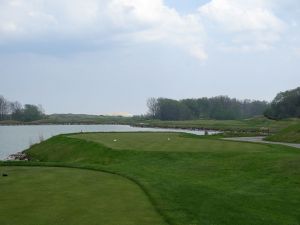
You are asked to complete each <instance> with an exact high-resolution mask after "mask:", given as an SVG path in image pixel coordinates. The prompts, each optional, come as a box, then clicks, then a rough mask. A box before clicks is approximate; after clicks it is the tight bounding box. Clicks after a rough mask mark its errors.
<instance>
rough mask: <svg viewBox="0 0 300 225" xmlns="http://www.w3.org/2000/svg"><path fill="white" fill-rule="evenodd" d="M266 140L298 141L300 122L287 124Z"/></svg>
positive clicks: (299, 137)
mask: <svg viewBox="0 0 300 225" xmlns="http://www.w3.org/2000/svg"><path fill="white" fill-rule="evenodd" d="M266 140H268V141H277V142H290V143H300V123H298V124H295V125H292V126H289V127H287V128H285V129H283V130H281V131H279V132H278V133H276V134H274V135H272V136H269V137H267V138H266Z"/></svg>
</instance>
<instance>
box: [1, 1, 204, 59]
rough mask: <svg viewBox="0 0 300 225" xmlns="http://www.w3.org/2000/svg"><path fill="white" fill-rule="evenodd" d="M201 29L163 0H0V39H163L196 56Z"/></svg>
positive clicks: (200, 44) (200, 51)
mask: <svg viewBox="0 0 300 225" xmlns="http://www.w3.org/2000/svg"><path fill="white" fill-rule="evenodd" d="M204 36H205V32H204V29H203V27H202V25H201V23H200V22H199V20H198V19H197V18H196V17H195V16H193V15H185V16H183V15H180V14H179V13H178V12H177V11H175V10H174V9H171V8H169V7H167V6H166V5H165V4H164V2H163V0H151V1H149V0H46V1H39V0H3V1H1V2H0V42H1V43H4V44H6V45H7V44H9V43H10V42H11V41H12V40H14V41H22V42H24V41H26V40H30V41H34V40H40V39H41V37H43V38H46V39H49V41H50V42H51V40H64V41H74V40H81V41H86V42H93V43H98V42H101V40H102V39H106V40H107V39H108V40H118V41H125V42H128V41H139V42H163V43H167V44H171V45H174V46H176V47H178V48H180V49H183V50H184V51H187V52H188V53H190V54H192V55H193V56H195V57H197V58H198V59H200V60H203V59H205V58H206V54H205V51H204V48H203V42H204Z"/></svg>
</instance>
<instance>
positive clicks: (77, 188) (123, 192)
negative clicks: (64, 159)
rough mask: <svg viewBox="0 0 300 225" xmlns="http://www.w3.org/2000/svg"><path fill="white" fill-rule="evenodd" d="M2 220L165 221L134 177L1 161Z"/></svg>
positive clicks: (24, 223)
mask: <svg viewBox="0 0 300 225" xmlns="http://www.w3.org/2000/svg"><path fill="white" fill-rule="evenodd" d="M0 171H1V172H5V173H7V174H8V176H7V177H2V176H1V177H0V193H1V195H0V202H1V204H0V224H1V225H32V224H39V225H48V224H49V225H53V224H56V225H68V224H70V225H71V224H72V225H77V224H78V225H85V224H86V225H93V224H95V225H99V224H105V225H120V224H124V225H141V224H149V225H153V224H161V225H163V224H165V223H164V222H163V219H162V218H161V217H160V216H159V215H158V213H157V212H156V211H155V210H154V208H153V206H152V204H151V203H150V202H149V199H147V196H145V194H144V193H143V192H142V190H141V189H140V188H139V187H138V186H137V185H136V184H134V183H133V182H131V181H130V180H128V179H125V178H123V177H120V176H117V175H113V174H109V173H103V172H98V171H89V170H80V169H70V168H51V167H49V168H46V167H45V168H44V167H38V168H37V167H4V166H2V167H0Z"/></svg>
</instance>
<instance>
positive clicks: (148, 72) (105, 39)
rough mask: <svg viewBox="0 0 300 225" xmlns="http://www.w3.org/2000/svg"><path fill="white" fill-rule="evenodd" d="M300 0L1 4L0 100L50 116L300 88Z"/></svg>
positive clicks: (3, 0) (9, 0)
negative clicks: (162, 100) (150, 101)
mask: <svg viewBox="0 0 300 225" xmlns="http://www.w3.org/2000/svg"><path fill="white" fill-rule="evenodd" d="M299 71H300V1H299V0H211V1H209V0H164V1H163V0H0V78H1V79H0V81H1V87H0V95H1V94H2V95H3V96H5V97H6V98H7V99H9V100H18V101H20V102H22V103H33V104H42V105H43V106H44V108H45V110H46V112H47V113H67V112H72V113H88V114H109V113H113V112H128V113H131V114H140V113H145V112H146V100H147V98H149V97H168V98H174V99H182V98H198V97H204V96H207V97H211V96H217V95H228V96H230V97H236V98H239V99H245V98H247V99H259V100H268V101H269V100H272V99H273V98H274V97H275V95H276V94H277V93H278V92H279V91H284V90H287V89H292V88H295V87H297V86H300V73H299Z"/></svg>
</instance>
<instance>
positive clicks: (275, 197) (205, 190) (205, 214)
mask: <svg viewBox="0 0 300 225" xmlns="http://www.w3.org/2000/svg"><path fill="white" fill-rule="evenodd" d="M26 152H27V154H28V155H29V157H30V158H31V162H29V163H28V165H34V163H37V164H39V165H43V163H45V164H48V163H50V162H51V163H53V164H57V165H61V166H78V167H86V168H92V169H94V170H105V171H109V172H112V173H116V174H120V175H121V176H124V177H127V178H129V179H130V180H132V181H134V182H136V184H138V185H139V186H140V187H141V188H142V189H143V190H144V192H145V194H146V195H145V196H148V198H149V200H151V202H152V204H153V207H155V209H156V210H157V211H158V212H159V213H160V214H161V215H162V216H163V218H164V220H165V221H167V222H168V223H169V224H172V225H208V224H214V225H219V224H220V225H221V224H226V225H227V224H228V225H232V224H241V225H248V224H249V225H253V224H258V225H263V224H265V225H270V224H272V225H286V224H289V225H299V224H300V151H299V149H294V148H291V147H285V146H280V145H271V144H255V143H239V142H231V141H224V140H218V139H216V138H212V137H199V136H195V135H187V134H180V133H90V134H73V135H60V136H56V137H53V138H51V139H49V140H46V141H44V142H42V143H40V144H38V145H35V146H33V147H32V148H30V149H29V150H27V151H26ZM25 164H26V163H25ZM100 180H101V179H100ZM83 191H84V190H83ZM116 196H120V194H116ZM145 199H146V200H147V198H145ZM98 224H101V223H98ZM120 224H124V223H120ZM143 224H148V223H140V224H139V225H143ZM154 224H157V223H154Z"/></svg>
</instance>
